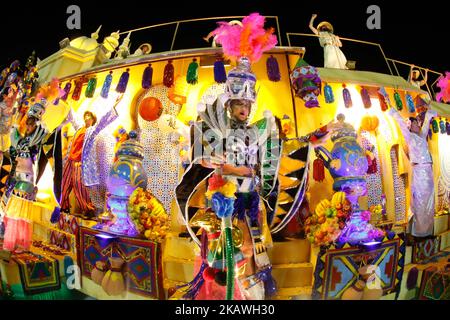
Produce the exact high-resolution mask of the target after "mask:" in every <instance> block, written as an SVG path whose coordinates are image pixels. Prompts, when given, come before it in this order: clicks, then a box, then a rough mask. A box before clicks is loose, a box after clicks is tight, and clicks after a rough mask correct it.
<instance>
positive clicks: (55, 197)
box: [0, 13, 450, 300]
mask: <svg viewBox="0 0 450 320" xmlns="http://www.w3.org/2000/svg"><path fill="white" fill-rule="evenodd" d="M271 18H273V17H271ZM275 18H276V17H275ZM266 19H267V17H263V16H260V15H259V14H257V13H253V14H250V15H249V16H246V17H230V18H229V19H226V18H221V19H220V20H219V22H218V23H217V27H216V28H215V29H212V30H206V32H205V34H202V35H199V37H203V36H205V35H207V37H205V40H206V42H205V44H206V45H205V47H204V48H192V49H183V50H174V47H173V44H174V41H172V46H171V48H170V50H168V51H165V52H156V53H153V52H151V50H152V45H151V44H150V43H143V44H141V45H140V46H139V47H138V48H137V50H136V51H135V52H134V53H131V52H132V50H131V47H130V41H131V39H132V38H133V31H130V32H122V33H120V32H113V33H112V34H111V35H109V36H106V37H105V38H104V40H103V42H101V43H99V42H98V41H97V40H98V39H99V34H100V31H101V28H99V29H98V30H97V31H96V32H94V33H93V34H92V35H91V37H84V36H83V37H79V38H76V39H74V40H71V41H70V40H69V39H65V40H63V41H61V42H60V49H59V50H58V51H57V52H55V53H54V54H52V55H51V56H49V57H47V58H45V59H43V60H40V61H39V62H37V58H36V54H35V53H34V52H33V54H32V55H31V56H30V58H29V59H28V61H27V62H26V63H25V64H23V65H22V64H21V63H20V62H19V61H14V62H13V63H12V64H11V65H10V66H8V67H6V68H5V69H4V70H3V71H2V73H1V75H0V89H1V103H0V111H1V114H0V115H1V125H0V129H1V131H0V134H1V140H0V142H1V143H0V146H1V150H0V151H1V153H0V154H1V158H0V162H1V177H0V179H1V180H0V187H1V196H2V198H1V209H0V212H1V222H2V224H1V230H0V246H1V248H2V250H1V251H0V271H1V273H0V283H1V290H0V294H1V297H2V299H86V298H93V299H138V300H141V299H159V300H164V299H184V300H208V299H214V300H264V299H279V300H300V299H301V300H303V299H304V300H307V299H324V300H340V299H343V300H362V299H365V300H373V299H387V300H395V299H398V300H407V299H428V300H446V299H448V298H449V296H448V294H449V290H448V283H449V281H448V280H449V273H448V264H447V260H448V253H449V249H448V247H449V244H450V232H449V208H450V162H449V157H448V155H447V156H446V154H448V152H447V150H448V148H449V146H450V107H449V105H448V104H447V103H449V102H450V94H449V88H450V86H449V82H450V80H449V73H448V72H447V73H446V74H445V75H443V74H439V73H435V74H436V75H437V79H436V81H435V83H433V85H431V86H428V84H426V89H427V90H422V89H421V83H420V81H419V79H418V78H417V74H416V73H414V74H415V75H414V77H413V79H409V80H405V79H404V78H403V77H402V76H401V75H400V74H399V72H398V69H397V67H396V66H395V71H396V74H394V72H392V68H391V67H392V66H393V65H395V64H396V63H401V62H399V61H396V60H392V59H387V58H385V57H384V58H385V59H386V63H387V65H388V66H389V69H390V70H391V72H390V74H386V73H380V72H373V71H364V70H358V69H357V68H355V66H354V65H352V63H351V61H347V59H346V57H345V55H344V53H343V52H342V51H341V50H340V49H339V48H340V47H341V46H342V43H341V40H342V39H339V38H338V37H337V36H335V35H334V33H333V26H332V25H331V24H330V23H328V22H322V23H320V24H319V25H318V26H317V27H314V25H313V24H314V23H313V22H314V19H315V17H313V18H312V20H311V24H310V28H311V30H312V31H313V34H314V36H316V37H318V39H319V44H320V45H321V46H322V47H324V65H325V66H326V67H325V68H321V67H319V66H312V65H310V64H309V63H308V50H307V49H308V48H305V47H301V46H291V43H290V38H289V34H287V36H288V39H289V46H283V45H282V43H281V41H282V37H281V33H280V31H279V30H275V29H274V28H273V27H270V26H268V22H267V21H266ZM210 20H211V21H213V22H214V21H216V22H217V19H216V18H211V19H210ZM224 20H226V21H224ZM276 22H278V20H277V18H276ZM180 23H195V21H177V22H174V24H175V25H177V26H178V25H179V24H180ZM141 29H142V28H141ZM141 29H139V30H141ZM144 29H145V28H144ZM136 32H138V31H136ZM208 33H209V34H208ZM175 37H176V32H175V34H174V37H173V40H175ZM342 41H344V40H342ZM211 43H212V45H211ZM300 43H301V42H300ZM344 51H345V47H344ZM365 58H367V59H369V57H359V59H361V60H362V59H365ZM408 67H409V65H408ZM423 70H425V69H424V68H416V71H417V72H419V74H420V73H421V72H422V71H423ZM418 82H419V84H417V83H418ZM430 87H431V88H434V89H439V90H440V91H439V92H437V94H436V93H435V92H434V91H433V90H430Z"/></svg>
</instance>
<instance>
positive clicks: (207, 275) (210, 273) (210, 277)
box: [203, 267, 216, 281]
mask: <svg viewBox="0 0 450 320" xmlns="http://www.w3.org/2000/svg"><path fill="white" fill-rule="evenodd" d="M215 276H216V270H214V269H213V268H211V267H208V268H206V269H205V270H204V271H203V279H205V281H214V278H215Z"/></svg>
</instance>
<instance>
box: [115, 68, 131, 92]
mask: <svg viewBox="0 0 450 320" xmlns="http://www.w3.org/2000/svg"><path fill="white" fill-rule="evenodd" d="M129 71H130V69H129V68H127V70H126V71H125V72H124V73H122V75H121V76H120V79H119V83H118V84H117V87H116V92H118V93H125V91H126V90H127V85H128V80H129V79H130V72H129Z"/></svg>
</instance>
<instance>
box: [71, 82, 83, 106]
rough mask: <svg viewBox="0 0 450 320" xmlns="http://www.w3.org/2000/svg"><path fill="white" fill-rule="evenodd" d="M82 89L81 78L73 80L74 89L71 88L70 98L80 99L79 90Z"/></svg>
mask: <svg viewBox="0 0 450 320" xmlns="http://www.w3.org/2000/svg"><path fill="white" fill-rule="evenodd" d="M82 89H83V80H78V81H76V82H75V89H73V93H72V100H74V101H78V100H80V96H81V90H82Z"/></svg>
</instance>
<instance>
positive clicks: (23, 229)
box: [2, 80, 61, 251]
mask: <svg viewBox="0 0 450 320" xmlns="http://www.w3.org/2000/svg"><path fill="white" fill-rule="evenodd" d="M60 94H61V91H60V89H59V86H58V81H57V80H55V81H52V83H51V84H50V85H48V86H46V87H43V88H41V89H40V91H39V93H38V95H37V97H36V100H35V101H36V102H35V103H34V104H33V105H32V106H31V107H30V109H29V110H28V113H27V120H26V131H25V134H24V135H22V134H21V133H20V131H19V128H18V124H13V126H12V128H11V148H10V156H11V160H12V161H11V162H12V164H13V169H12V170H11V175H10V179H9V181H8V189H7V190H6V191H5V194H4V195H3V199H4V201H5V204H4V212H5V235H4V243H3V249H5V250H8V251H14V250H16V249H18V248H21V249H25V250H27V249H29V247H30V246H31V240H32V215H33V212H34V210H33V201H34V200H35V198H36V194H37V191H38V190H37V187H36V184H37V180H38V178H39V175H40V174H42V173H41V172H38V174H37V179H36V175H35V171H36V164H37V163H38V162H40V160H41V157H42V156H43V154H44V153H45V152H44V151H43V150H41V147H42V146H43V145H44V144H46V143H47V141H48V140H51V139H52V137H54V136H55V132H57V131H58V130H59V129H60V126H59V127H58V128H56V129H55V130H54V131H53V132H49V130H48V129H47V127H46V125H45V124H44V123H42V122H41V118H42V115H43V114H44V112H45V109H46V105H47V103H49V102H53V101H54V99H55V98H57V97H58V96H59V95H60ZM2 205H3V203H2Z"/></svg>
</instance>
